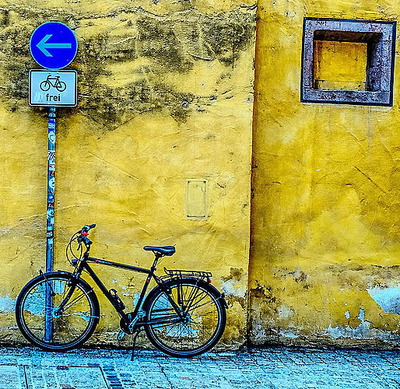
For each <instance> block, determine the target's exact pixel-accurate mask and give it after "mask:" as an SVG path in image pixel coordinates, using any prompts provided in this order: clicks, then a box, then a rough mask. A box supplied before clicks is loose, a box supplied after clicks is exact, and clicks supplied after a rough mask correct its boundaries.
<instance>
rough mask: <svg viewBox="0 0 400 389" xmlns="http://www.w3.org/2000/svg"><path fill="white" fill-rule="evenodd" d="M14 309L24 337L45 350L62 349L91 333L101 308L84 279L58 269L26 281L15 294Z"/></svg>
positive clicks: (68, 347) (81, 340) (73, 344)
mask: <svg viewBox="0 0 400 389" xmlns="http://www.w3.org/2000/svg"><path fill="white" fill-rule="evenodd" d="M15 313H16V319H17V324H18V327H19V329H20V330H21V332H22V334H23V335H24V336H25V338H26V339H27V340H29V341H30V342H31V343H33V344H34V345H36V346H39V347H40V348H42V349H44V350H49V351H65V350H69V349H72V348H75V347H78V346H80V345H81V344H82V343H83V342H85V341H86V340H87V339H88V338H89V337H90V336H91V335H92V333H93V331H94V329H95V328H96V325H97V323H98V321H99V317H100V308H99V303H98V300H97V297H96V295H95V294H94V292H93V289H92V288H90V286H89V285H88V284H87V283H86V282H85V281H83V280H78V281H76V280H75V279H73V278H72V274H70V273H59V272H57V273H45V274H41V275H39V276H37V277H36V278H34V279H32V280H31V281H29V282H28V283H27V284H26V285H25V286H24V288H23V289H22V290H21V293H20V294H19V296H18V298H17V303H16V308H15Z"/></svg>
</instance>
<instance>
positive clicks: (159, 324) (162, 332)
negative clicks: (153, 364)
mask: <svg viewBox="0 0 400 389" xmlns="http://www.w3.org/2000/svg"><path fill="white" fill-rule="evenodd" d="M166 290H167V291H164V290H163V289H162V288H161V287H159V286H157V287H155V288H154V289H153V290H152V291H151V292H150V294H149V296H148V299H147V301H146V306H145V310H146V312H147V316H146V321H147V324H146V325H145V330H146V334H147V336H148V338H149V339H150V341H151V342H152V343H153V344H154V346H156V347H157V348H158V349H159V350H161V351H163V352H165V353H167V354H169V355H172V356H176V357H192V356H195V355H199V354H202V353H204V352H206V351H208V350H210V349H211V348H212V347H214V346H215V345H216V344H217V342H218V341H219V339H220V338H221V336H222V334H223V332H224V329H225V324H226V311H225V305H224V303H223V302H222V300H221V295H220V293H219V292H218V291H217V290H216V289H215V288H214V287H213V286H211V285H209V284H207V283H206V282H204V281H202V280H198V279H194V278H187V279H176V280H171V281H169V282H167V283H166ZM167 293H168V295H167ZM171 299H172V300H173V303H172V302H171ZM174 305H175V307H174ZM177 308H178V309H179V311H180V312H181V315H182V317H181V316H180V315H179V314H178V312H177Z"/></svg>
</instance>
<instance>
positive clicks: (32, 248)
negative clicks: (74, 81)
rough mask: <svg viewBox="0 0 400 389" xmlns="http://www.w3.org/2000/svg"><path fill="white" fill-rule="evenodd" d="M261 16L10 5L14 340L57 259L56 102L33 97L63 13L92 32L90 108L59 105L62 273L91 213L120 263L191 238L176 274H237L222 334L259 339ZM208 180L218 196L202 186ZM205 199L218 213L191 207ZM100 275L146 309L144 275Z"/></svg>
mask: <svg viewBox="0 0 400 389" xmlns="http://www.w3.org/2000/svg"><path fill="white" fill-rule="evenodd" d="M255 12H256V10H255V7H254V6H253V2H249V1H245V2H243V1H229V2H228V1H222V2H214V1H196V2H195V4H193V2H190V1H177V2H172V3H171V2H170V1H163V0H159V1H145V2H143V1H113V2H110V1H97V0H96V1H82V2H81V1H64V0H63V1H61V0H54V1H36V2H34V3H32V2H31V1H23V0H18V1H12V2H11V1H4V0H1V1H0V42H1V45H0V133H1V134H2V142H1V144H0V158H1V162H0V166H1V168H0V177H1V178H0V183H1V184H0V198H1V199H2V203H1V207H0V233H1V239H0V251H1V257H2V259H1V261H2V263H3V267H2V270H1V272H0V298H2V299H5V300H0V304H1V301H3V302H4V309H3V308H2V307H0V310H1V315H0V329H1V330H0V340H1V341H3V342H9V341H18V342H20V341H22V339H21V338H20V337H18V335H17V334H18V331H17V330H16V327H15V320H14V316H13V313H12V309H9V306H10V299H11V300H12V301H15V298H16V296H17V294H18V292H19V290H20V289H21V288H22V286H23V285H24V284H25V283H26V282H27V281H28V280H29V279H30V278H31V277H32V276H33V275H35V274H36V273H37V271H38V270H39V269H40V268H42V269H43V268H44V264H45V230H46V215H45V213H46V155H47V133H46V132H47V130H46V129H47V117H46V115H47V111H46V109H41V108H30V107H28V103H27V94H28V70H29V69H31V68H38V65H36V64H35V62H34V61H33V59H32V58H31V57H30V53H29V45H28V44H29V38H30V35H31V34H32V32H33V31H34V29H35V28H36V27H37V26H38V25H40V24H41V23H43V22H46V21H49V20H58V21H61V22H64V23H66V24H67V25H69V26H70V27H71V28H73V29H74V31H75V33H76V35H77V39H78V45H79V49H78V54H77V57H76V59H75V60H74V61H73V63H72V64H71V66H70V67H69V68H71V69H76V70H77V71H78V85H79V86H78V101H79V103H78V107H77V108H75V109H58V119H57V146H56V148H57V151H56V161H57V162H56V165H57V166H56V268H60V269H67V263H66V260H65V252H64V248H65V245H66V243H67V242H68V239H69V237H70V236H71V235H72V233H73V232H75V231H76V230H77V229H78V228H80V227H81V226H82V225H84V224H87V223H97V228H96V230H95V231H94V233H93V234H92V237H93V240H94V242H95V243H94V245H93V249H92V251H93V252H92V254H93V255H96V256H104V257H107V258H108V259H110V260H116V261H117V260H118V261H120V262H126V263H131V264H136V265H141V266H143V267H145V266H149V265H150V262H151V259H152V257H151V255H149V254H148V253H144V252H143V251H142V249H141V247H142V246H143V245H146V244H176V247H177V253H176V255H175V256H174V257H172V258H168V259H167V260H165V262H164V263H162V266H161V267H160V269H162V267H163V266H164V265H165V266H167V267H169V268H183V269H203V270H209V271H212V272H213V273H214V275H215V276H214V283H215V285H216V286H217V287H218V288H219V289H221V288H224V283H225V282H227V283H228V284H227V285H228V286H227V287H226V288H227V296H228V300H229V304H230V305H231V309H230V315H229V319H228V326H227V330H226V334H225V337H224V339H223V340H222V344H225V345H229V347H236V346H238V345H240V344H242V343H243V342H244V340H245V336H246V306H247V303H246V298H247V295H246V292H243V291H244V290H246V287H247V269H248V252H249V235H250V234H249V223H250V222H249V220H250V206H249V202H250V174H251V169H250V167H251V123H252V109H253V77H254V76H253V72H254V69H253V63H254V44H255ZM193 179H194V180H203V181H205V182H206V195H204V193H198V194H196V193H195V194H194V195H193V196H188V194H187V193H186V191H187V187H188V184H187V181H188V180H193ZM197 195H198V196H197ZM192 198H194V199H197V200H194V201H200V202H203V203H201V204H200V205H201V206H202V207H203V208H204V209H205V210H206V214H205V215H199V217H190V218H189V217H187V214H186V213H185V212H186V209H187V208H188V205H189V206H190V204H187V202H188V201H189V202H190V201H192V200H190V199H192ZM188 199H189V200H188ZM198 199H200V200H198ZM195 205H197V204H195ZM194 208H196V207H194ZM194 216H196V215H194ZM235 269H238V270H235ZM161 272H162V270H161ZM232 272H234V274H235V280H234V282H233V281H231V274H232ZM100 275H101V276H103V277H104V281H105V283H106V284H107V285H109V287H110V288H115V289H116V290H118V292H119V294H120V296H121V297H122V298H124V300H125V301H126V305H127V306H129V308H133V307H132V306H133V298H134V296H135V294H136V293H137V292H138V291H139V289H140V288H141V285H142V282H143V281H144V279H143V277H140V276H136V275H134V274H130V273H124V272H117V271H115V269H112V270H109V269H106V270H104V271H103V270H100ZM101 306H102V313H103V314H104V315H105V317H104V318H102V319H101V322H100V326H99V331H100V332H99V334H100V335H103V336H100V338H101V339H103V340H104V341H105V342H114V337H112V338H111V337H109V336H108V335H109V334H110V333H114V332H115V331H117V329H118V322H119V319H118V317H116V316H115V315H114V314H113V313H112V312H111V311H110V310H109V308H108V307H109V306H108V303H107V302H106V301H104V300H101ZM7 329H11V330H10V331H11V332H10V331H8V330H7ZM101 339H100V340H101Z"/></svg>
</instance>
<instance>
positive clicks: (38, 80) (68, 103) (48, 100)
mask: <svg viewBox="0 0 400 389" xmlns="http://www.w3.org/2000/svg"><path fill="white" fill-rule="evenodd" d="M76 81H77V73H76V71H75V70H61V71H47V70H30V71H29V105H31V106H41V107H76V105H77V82H76Z"/></svg>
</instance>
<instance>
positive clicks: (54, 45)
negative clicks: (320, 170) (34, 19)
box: [36, 34, 72, 57]
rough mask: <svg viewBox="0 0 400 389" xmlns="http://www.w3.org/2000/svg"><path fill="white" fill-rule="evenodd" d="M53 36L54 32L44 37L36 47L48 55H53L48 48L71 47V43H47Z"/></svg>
mask: <svg viewBox="0 0 400 389" xmlns="http://www.w3.org/2000/svg"><path fill="white" fill-rule="evenodd" d="M52 36H53V34H47V35H45V36H44V38H43V39H42V40H41V41H40V42H39V43H38V44H37V45H36V47H37V48H38V49H39V50H40V51H41V52H42V53H43V54H44V55H45V56H46V57H52V55H51V54H50V53H49V52H48V51H47V49H70V48H71V47H72V45H71V43H47V41H48V40H49V39H50V38H51V37H52Z"/></svg>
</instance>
